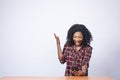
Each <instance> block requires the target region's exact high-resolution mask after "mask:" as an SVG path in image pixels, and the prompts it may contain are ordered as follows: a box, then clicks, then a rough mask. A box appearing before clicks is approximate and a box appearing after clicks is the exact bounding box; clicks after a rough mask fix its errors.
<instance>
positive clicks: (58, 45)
mask: <svg viewBox="0 0 120 80" xmlns="http://www.w3.org/2000/svg"><path fill="white" fill-rule="evenodd" d="M57 51H58V58H59V60H60V59H61V58H62V56H63V54H62V49H61V46H60V44H57Z"/></svg>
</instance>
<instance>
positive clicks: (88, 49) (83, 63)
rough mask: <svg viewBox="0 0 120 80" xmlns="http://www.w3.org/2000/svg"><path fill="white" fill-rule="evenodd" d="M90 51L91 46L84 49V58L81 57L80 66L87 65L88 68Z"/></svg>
mask: <svg viewBox="0 0 120 80" xmlns="http://www.w3.org/2000/svg"><path fill="white" fill-rule="evenodd" d="M92 49H93V48H92V47H91V46H87V47H85V54H84V57H83V61H82V65H87V66H88V67H89V61H90V58H91V54H92Z"/></svg>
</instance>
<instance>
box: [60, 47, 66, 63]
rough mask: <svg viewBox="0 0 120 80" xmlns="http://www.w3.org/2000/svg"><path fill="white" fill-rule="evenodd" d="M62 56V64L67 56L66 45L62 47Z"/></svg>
mask: <svg viewBox="0 0 120 80" xmlns="http://www.w3.org/2000/svg"><path fill="white" fill-rule="evenodd" d="M62 53H63V56H62V57H61V59H60V63H61V64H64V63H65V62H66V58H67V46H66V45H65V46H64V48H63V52H62Z"/></svg>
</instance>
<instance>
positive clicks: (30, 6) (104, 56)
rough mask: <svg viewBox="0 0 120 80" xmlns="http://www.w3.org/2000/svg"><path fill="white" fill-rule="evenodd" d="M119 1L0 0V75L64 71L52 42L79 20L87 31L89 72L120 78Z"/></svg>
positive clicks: (48, 74) (62, 35)
mask: <svg viewBox="0 0 120 80" xmlns="http://www.w3.org/2000/svg"><path fill="white" fill-rule="evenodd" d="M119 21H120V1H119V0H0V76H1V77H2V76H63V75H64V70H65V64H64V65H62V64H60V63H59V61H58V58H57V48H56V42H55V39H54V36H53V33H54V32H55V33H56V34H57V35H59V37H60V40H61V46H62V47H63V45H64V43H65V41H66V35H67V30H68V29H69V28H70V26H71V25H73V24H75V23H80V24H84V25H86V27H87V28H88V29H89V30H90V31H91V32H92V35H93V42H92V44H91V45H92V46H93V54H92V57H91V60H90V68H89V75H90V76H110V77H113V78H114V79H116V80H117V79H118V80H119V79H120V77H119V74H120V72H119V71H120V69H119V68H120V62H119V61H120V58H119V56H120V54H119V53H120V49H119V47H120V42H119V39H120V35H119V30H120V23H119Z"/></svg>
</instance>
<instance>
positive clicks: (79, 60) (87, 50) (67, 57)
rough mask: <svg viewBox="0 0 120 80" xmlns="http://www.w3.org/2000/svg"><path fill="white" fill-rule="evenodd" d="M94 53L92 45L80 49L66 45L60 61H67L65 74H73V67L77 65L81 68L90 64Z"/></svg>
mask: <svg viewBox="0 0 120 80" xmlns="http://www.w3.org/2000/svg"><path fill="white" fill-rule="evenodd" d="M91 54H92V47H91V46H86V47H81V49H80V50H78V51H76V50H75V49H74V46H64V48H63V56H62V58H61V59H60V62H61V63H62V64H64V63H65V62H66V65H67V66H66V71H65V76H72V67H73V66H77V67H78V69H79V70H81V67H82V66H83V65H88V67H89V61H90V57H91Z"/></svg>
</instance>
